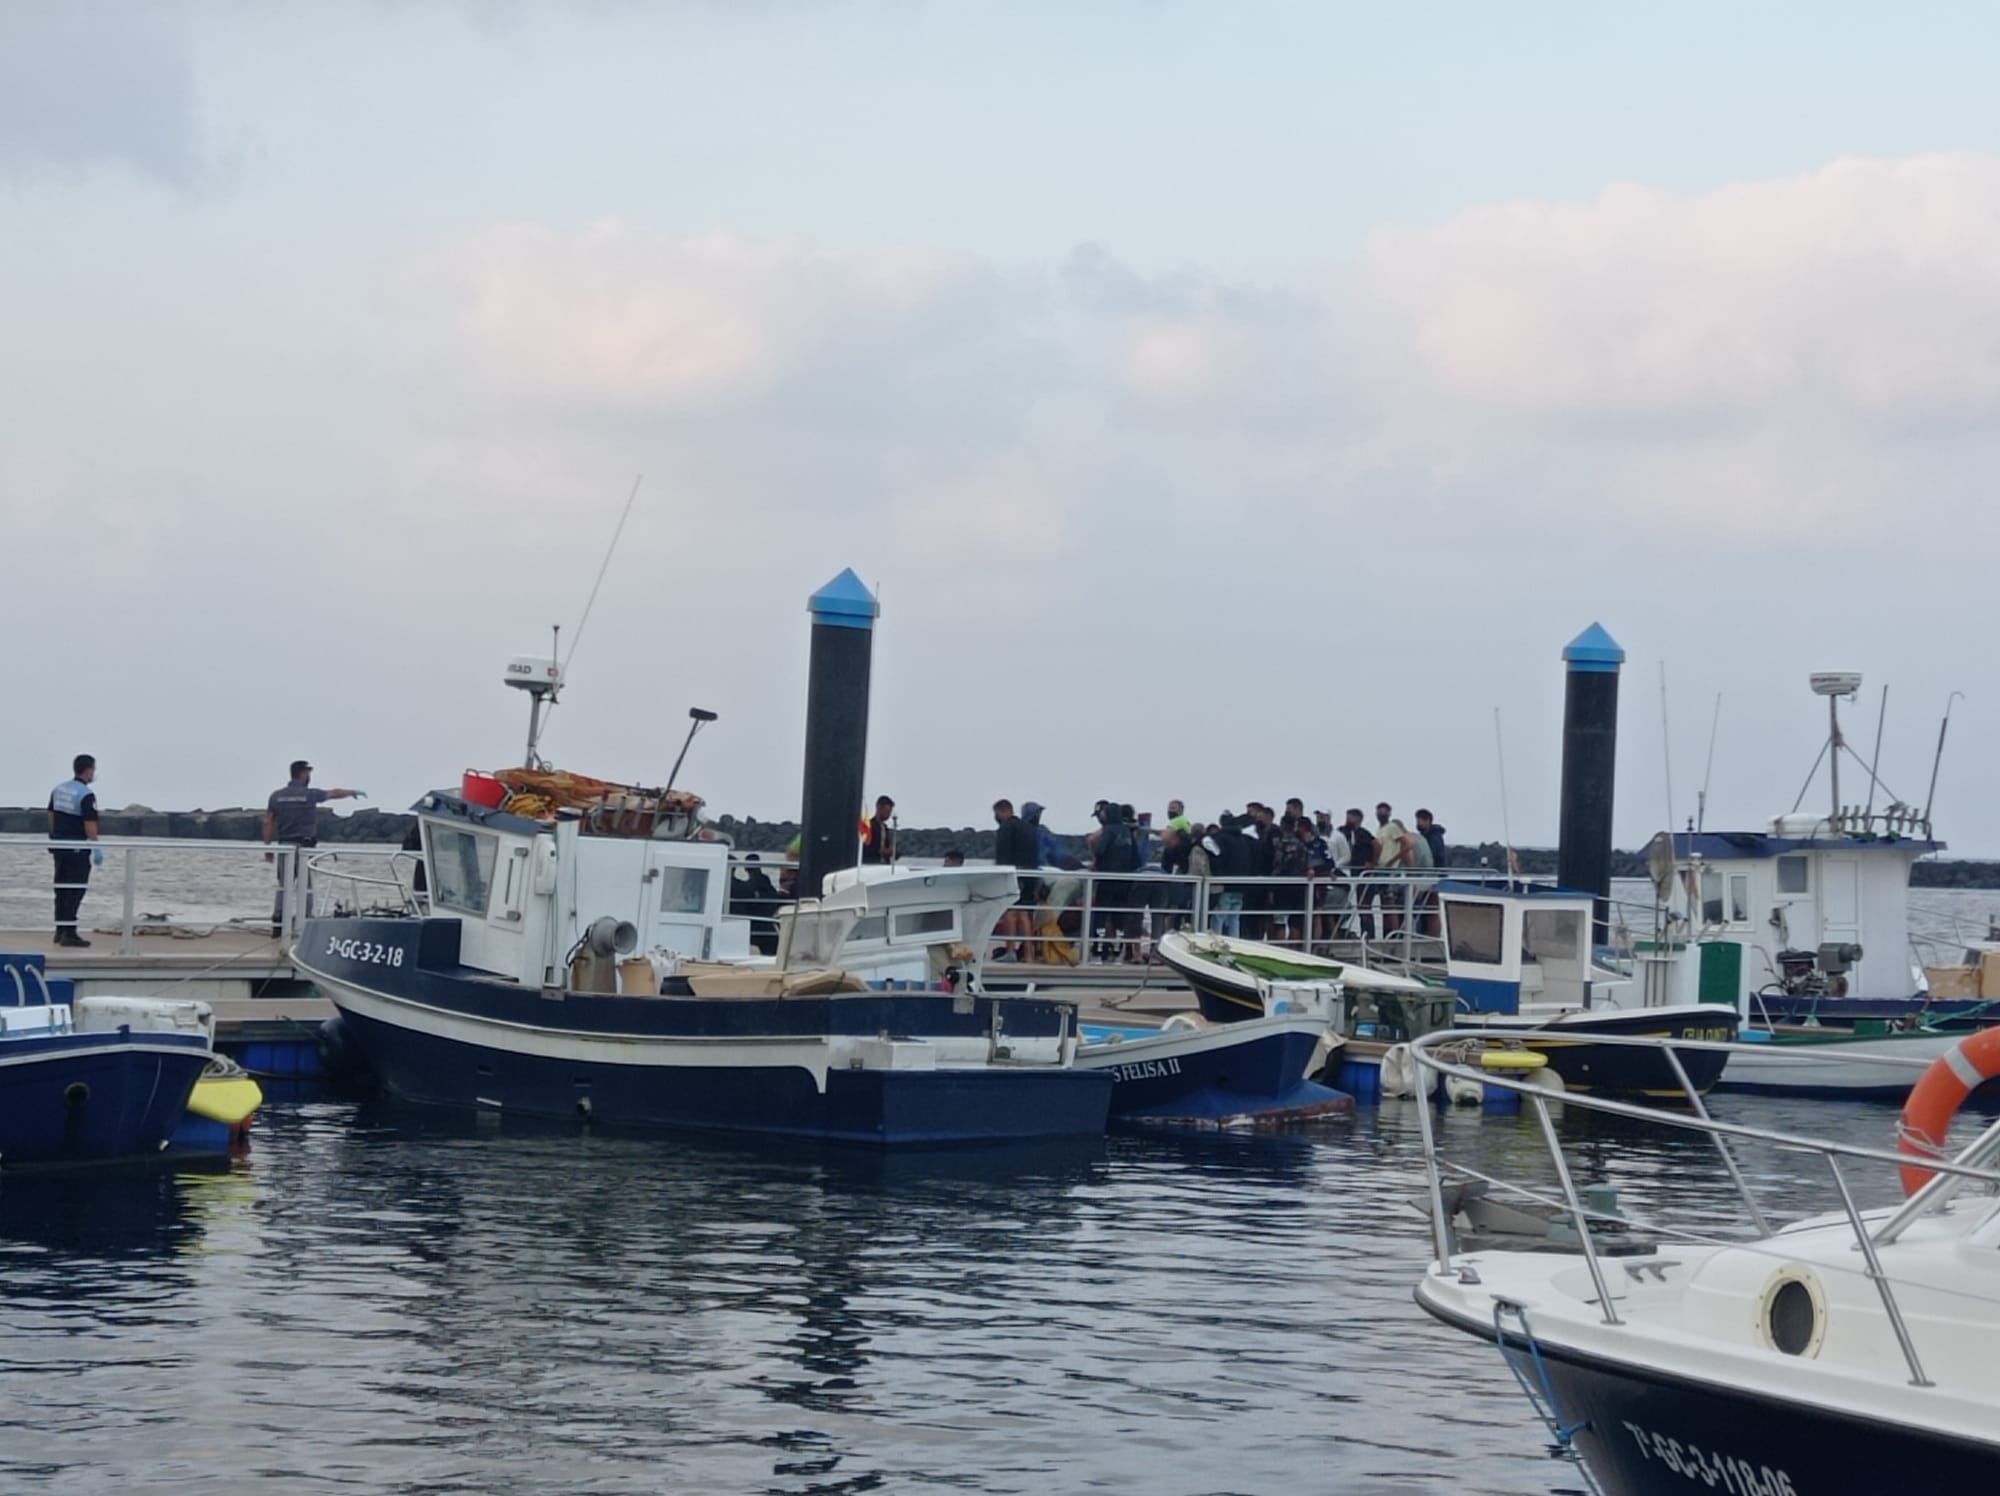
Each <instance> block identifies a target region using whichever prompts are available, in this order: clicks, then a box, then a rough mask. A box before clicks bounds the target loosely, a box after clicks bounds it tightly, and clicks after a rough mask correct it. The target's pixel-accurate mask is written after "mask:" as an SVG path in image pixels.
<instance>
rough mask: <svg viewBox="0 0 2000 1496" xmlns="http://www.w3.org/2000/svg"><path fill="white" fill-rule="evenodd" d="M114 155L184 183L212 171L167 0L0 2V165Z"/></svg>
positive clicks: (144, 172)
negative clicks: (55, 2) (47, 3)
mask: <svg viewBox="0 0 2000 1496" xmlns="http://www.w3.org/2000/svg"><path fill="white" fill-rule="evenodd" d="M107 165H120V166H123V167H125V168H127V169H129V170H131V171H133V172H135V173H137V174H138V175H140V176H142V177H147V178H151V179H153V180H155V181H158V182H163V183H165V184H167V185H169V186H172V187H176V188H180V189H183V190H189V191H191V190H195V189H197V188H199V187H202V186H204V185H206V184H207V183H209V182H210V181H212V180H213V178H214V177H215V175H216V173H217V170H218V168H217V167H216V165H215V163H213V162H212V161H211V160H210V159H209V157H208V155H207V153H206V151H205V148H204V146H203V143H202V138H201V122H200V118H199V114H198V111H197V109H196V104H195V84H194V51H193V37H192V26H191V22H190V18H189V13H188V10H187V8H186V6H184V5H182V4H179V3H176V0H159V3H153V0H64V3H62V4H54V5H35V4H18V5H6V6H0V176H15V177H32V176H39V175H46V174H56V175H63V174H72V173H77V172H82V171H86V170H89V169H92V168H96V167H101V166H107Z"/></svg>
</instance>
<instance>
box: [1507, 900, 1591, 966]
mask: <svg viewBox="0 0 2000 1496" xmlns="http://www.w3.org/2000/svg"><path fill="white" fill-rule="evenodd" d="M1521 944H1522V945H1523V946H1524V947H1525V948H1526V950H1527V954H1528V956H1529V957H1530V958H1531V959H1532V960H1536V961H1574V960H1576V959H1577V958H1578V955H1579V953H1580V952H1581V951H1582V949H1583V915H1582V912H1581V911H1579V910H1576V909H1530V910H1529V911H1528V912H1527V915H1526V916H1525V917H1524V918H1523V919H1522V921H1521Z"/></svg>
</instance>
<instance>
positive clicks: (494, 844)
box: [431, 825, 500, 915]
mask: <svg viewBox="0 0 2000 1496" xmlns="http://www.w3.org/2000/svg"><path fill="white" fill-rule="evenodd" d="M499 855H500V838H499V837H497V836H495V835H493V834H492V833H491V832H489V831H460V830H458V829H457V828H456V827H452V826H435V825H434V826H432V827H431V902H432V903H434V904H437V905H439V906H441V907H443V908H446V909H456V910H458V911H459V912H460V913H462V914H479V915H483V914H485V913H486V904H487V901H488V899H490V898H491V897H492V894H493V863H494V859H495V858H497V857H498V856H499Z"/></svg>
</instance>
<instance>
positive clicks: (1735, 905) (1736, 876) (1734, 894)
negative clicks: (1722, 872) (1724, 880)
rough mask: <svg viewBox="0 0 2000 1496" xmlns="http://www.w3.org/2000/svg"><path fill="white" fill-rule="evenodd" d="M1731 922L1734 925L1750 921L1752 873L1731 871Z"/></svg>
mask: <svg viewBox="0 0 2000 1496" xmlns="http://www.w3.org/2000/svg"><path fill="white" fill-rule="evenodd" d="M1729 922H1730V923H1731V924H1732V925H1747V924H1749V923H1750V875H1749V874H1748V873H1731V874H1730V875H1729Z"/></svg>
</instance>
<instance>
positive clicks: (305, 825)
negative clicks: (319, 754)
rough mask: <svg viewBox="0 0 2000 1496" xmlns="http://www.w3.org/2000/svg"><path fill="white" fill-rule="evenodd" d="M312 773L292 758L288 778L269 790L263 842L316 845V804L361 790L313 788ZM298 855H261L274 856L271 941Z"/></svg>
mask: <svg viewBox="0 0 2000 1496" xmlns="http://www.w3.org/2000/svg"><path fill="white" fill-rule="evenodd" d="M312 776H313V766H312V765H311V764H309V763H307V762H306V761H305V760H304V759H302V758H295V759H293V760H292V777H291V780H290V781H289V782H288V783H287V784H285V785H284V786H283V787H282V788H279V789H275V790H273V791H271V799H270V802H269V803H268V804H267V805H266V806H265V807H264V840H265V841H267V842H277V843H279V844H281V845H283V846H287V847H293V848H298V849H304V848H307V847H316V846H318V845H319V807H320V803H321V802H322V801H325V800H351V799H354V798H355V797H357V796H358V795H360V793H361V791H359V790H322V789H315V788H314V787H313V782H312ZM298 855H299V853H298V851H293V852H291V853H290V854H288V855H286V856H282V857H276V856H275V854H273V853H270V852H266V853H265V854H264V856H265V858H266V859H274V860H275V861H276V862H277V864H278V897H277V901H276V902H275V903H273V904H272V906H271V938H272V939H273V940H276V939H277V938H278V937H279V936H281V935H283V934H284V932H285V880H286V878H287V877H288V876H289V875H290V873H291V870H292V864H293V863H294V862H295V861H296V860H297V859H298ZM306 913H307V914H309V915H310V914H311V913H312V910H311V909H310V908H308V909H307V910H306Z"/></svg>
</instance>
